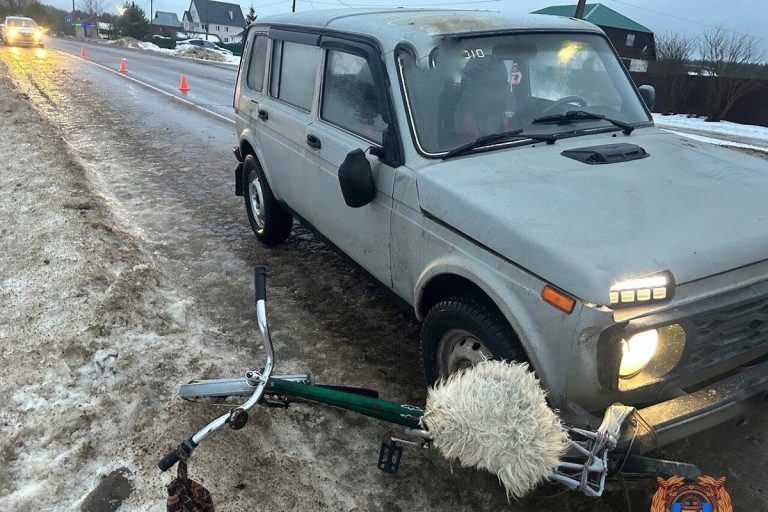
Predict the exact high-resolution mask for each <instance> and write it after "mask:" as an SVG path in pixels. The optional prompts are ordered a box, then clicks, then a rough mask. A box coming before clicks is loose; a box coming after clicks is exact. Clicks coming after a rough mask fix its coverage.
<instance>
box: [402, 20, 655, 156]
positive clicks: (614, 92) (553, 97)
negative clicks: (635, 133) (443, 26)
mask: <svg viewBox="0 0 768 512" xmlns="http://www.w3.org/2000/svg"><path fill="white" fill-rule="evenodd" d="M398 68H399V70H400V79H401V80H402V81H403V84H404V88H405V92H406V102H407V107H408V112H409V115H410V122H411V124H412V129H413V132H414V135H415V138H416V143H417V145H418V146H419V149H420V150H421V151H422V152H423V153H425V154H427V155H440V154H444V153H445V152H447V151H450V150H452V149H455V148H457V147H459V146H462V145H464V144H467V143H471V142H472V141H475V140H476V139H477V138H478V137H483V136H488V135H492V134H497V133H503V132H510V131H513V130H521V133H523V134H526V133H530V134H553V133H561V132H564V131H568V132H574V131H576V130H585V131H589V130H592V129H603V128H604V129H618V128H617V127H616V126H615V125H613V124H611V123H610V122H608V121H606V120H603V119H600V118H599V117H601V116H605V117H606V118H610V119H612V120H615V121H619V122H620V123H627V124H636V123H643V122H648V121H650V118H649V116H648V113H647V112H646V110H645V108H644V107H643V105H642V103H641V102H640V99H639V97H638V95H637V93H636V91H635V89H634V87H633V85H632V83H631V82H630V81H629V79H628V77H627V75H626V73H625V71H624V69H623V67H622V64H621V62H620V61H619V60H618V59H617V58H616V55H615V54H614V52H613V50H612V49H611V47H610V46H609V44H608V42H607V41H606V40H605V38H603V37H602V36H599V35H597V34H563V33H559V34H543V33H537V34H533V33H528V34H514V35H498V36H491V37H473V38H458V39H450V40H446V41H444V42H443V43H441V44H440V45H439V46H437V47H436V48H434V49H433V50H432V52H430V54H429V56H426V57H424V58H421V59H418V60H416V59H415V58H414V57H413V56H412V55H411V53H409V52H407V51H402V52H400V53H399V54H398ZM566 113H568V115H566ZM576 114H578V115H576ZM592 114H595V115H592ZM544 116H555V117H554V118H549V119H542V118H543V117H544ZM558 117H560V119H558ZM534 121H536V122H534ZM517 137H518V138H520V137H519V136H517Z"/></svg>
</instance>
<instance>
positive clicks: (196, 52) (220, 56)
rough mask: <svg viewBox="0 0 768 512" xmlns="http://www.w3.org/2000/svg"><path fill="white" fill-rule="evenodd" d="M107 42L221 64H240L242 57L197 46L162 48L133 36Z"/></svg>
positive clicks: (118, 45) (122, 46) (121, 46)
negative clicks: (173, 48)
mask: <svg viewBox="0 0 768 512" xmlns="http://www.w3.org/2000/svg"><path fill="white" fill-rule="evenodd" d="M107 44H111V45H113V46H117V47H119V48H133V49H135V50H146V51H150V52H157V53H163V54H165V55H172V56H174V57H182V58H184V59H197V60H206V61H209V62H219V63H221V64H231V65H233V66H239V65H240V57H239V56H237V55H227V54H225V53H223V52H217V51H214V50H209V49H207V48H199V47H196V46H184V47H182V48H176V49H175V50H171V49H168V48H160V47H159V46H157V45H156V44H154V43H147V42H143V41H139V40H138V39H134V38H133V37H121V38H120V39H116V40H114V41H109V42H108V43H107Z"/></svg>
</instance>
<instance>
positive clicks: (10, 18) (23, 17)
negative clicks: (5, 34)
mask: <svg viewBox="0 0 768 512" xmlns="http://www.w3.org/2000/svg"><path fill="white" fill-rule="evenodd" d="M8 20H29V21H35V20H33V19H32V18H29V17H27V16H6V17H5V21H8Z"/></svg>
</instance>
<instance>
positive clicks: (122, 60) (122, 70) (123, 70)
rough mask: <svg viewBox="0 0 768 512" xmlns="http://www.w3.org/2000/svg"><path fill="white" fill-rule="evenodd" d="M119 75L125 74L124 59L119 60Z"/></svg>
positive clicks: (126, 69) (126, 70)
mask: <svg viewBox="0 0 768 512" xmlns="http://www.w3.org/2000/svg"><path fill="white" fill-rule="evenodd" d="M118 71H119V72H121V73H127V72H128V68H127V67H126V66H125V59H120V68H119V69H118Z"/></svg>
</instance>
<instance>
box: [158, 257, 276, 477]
mask: <svg viewBox="0 0 768 512" xmlns="http://www.w3.org/2000/svg"><path fill="white" fill-rule="evenodd" d="M253 284H254V288H255V290H254V292H255V297H256V323H257V325H258V327H259V331H260V332H261V335H262V338H263V339H264V352H265V354H264V355H265V357H264V367H263V369H262V370H261V372H253V373H255V374H256V377H257V378H255V381H254V382H253V383H252V385H254V391H253V394H252V395H251V397H250V398H249V399H248V400H247V401H246V402H245V403H244V404H242V405H241V406H240V407H237V408H235V409H232V410H230V411H229V412H228V413H226V414H223V415H221V416H219V417H218V418H216V419H214V420H213V421H211V422H210V423H208V425H206V426H205V427H203V428H202V429H200V430H198V431H197V433H195V435H193V436H192V437H190V438H189V439H185V440H184V441H182V442H181V443H180V444H179V446H178V447H176V449H175V450H173V451H170V452H168V453H167V454H166V455H165V456H164V457H163V458H162V459H160V462H158V464H157V466H158V467H159V468H160V470H161V471H167V470H169V469H170V468H172V467H173V466H174V464H176V463H177V462H179V459H180V456H182V455H183V456H184V457H185V458H186V457H188V456H190V455H191V454H192V450H194V449H195V447H197V446H198V445H199V444H200V443H201V442H202V441H203V439H205V438H206V437H208V436H209V435H210V434H212V433H213V432H215V431H217V430H218V429H219V428H221V427H223V426H224V425H225V424H228V423H229V425H230V427H232V428H233V429H239V428H242V426H243V425H244V424H245V421H247V417H248V416H247V414H246V415H244V418H245V421H235V422H232V423H230V420H232V419H233V418H234V416H235V415H238V416H240V417H241V418H242V417H243V413H245V412H247V411H248V410H249V409H250V408H251V407H253V406H254V405H256V404H257V403H258V402H259V401H260V400H261V398H262V397H263V396H264V390H265V389H266V387H267V383H268V382H269V378H270V376H271V375H272V368H273V366H274V351H273V348H272V338H271V337H270V335H269V324H268V323H267V310H266V299H267V269H266V267H264V266H263V265H259V266H257V267H255V268H254V269H253ZM249 373H250V372H249ZM249 379H250V377H249Z"/></svg>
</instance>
